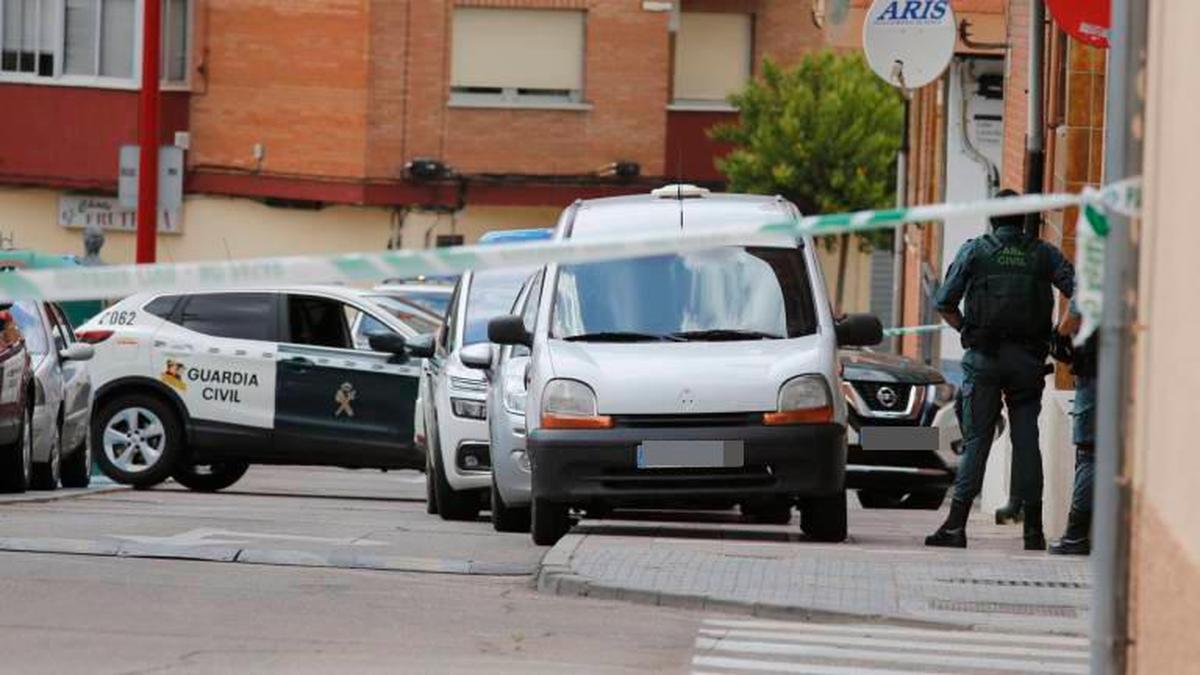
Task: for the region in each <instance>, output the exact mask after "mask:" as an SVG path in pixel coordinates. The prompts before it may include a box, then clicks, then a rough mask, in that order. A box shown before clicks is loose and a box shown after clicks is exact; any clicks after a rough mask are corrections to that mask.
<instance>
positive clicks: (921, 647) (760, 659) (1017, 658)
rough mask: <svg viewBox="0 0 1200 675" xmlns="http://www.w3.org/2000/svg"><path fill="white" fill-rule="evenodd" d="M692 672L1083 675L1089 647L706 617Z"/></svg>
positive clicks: (1072, 641) (1053, 639) (1052, 640)
mask: <svg viewBox="0 0 1200 675" xmlns="http://www.w3.org/2000/svg"><path fill="white" fill-rule="evenodd" d="M697 634H698V636H697V638H696V642H695V653H694V655H693V658H692V667H693V668H695V669H696V670H695V671H693V675H699V674H700V672H701V671H704V670H714V669H715V670H722V671H726V672H727V673H728V672H734V673H737V672H740V673H755V672H769V673H813V674H815V675H849V674H850V673H854V674H859V673H865V674H867V675H896V674H898V673H914V672H925V673H927V672H931V671H936V672H955V673H980V672H989V673H996V672H1022V673H1085V672H1087V669H1088V642H1087V640H1085V639H1082V638H1072V637H1067V636H1051V635H1025V634H1015V633H999V632H980V631H962V630H956V629H953V628H946V629H944V630H938V629H932V628H905V627H900V626H878V625H871V624H813V623H801V622H786V621H769V620H759V619H745V620H737V619H717V618H710V619H705V620H704V621H703V623H702V624H701V625H700V626H699V627H698V629H697Z"/></svg>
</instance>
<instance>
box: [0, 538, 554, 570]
mask: <svg viewBox="0 0 1200 675" xmlns="http://www.w3.org/2000/svg"><path fill="white" fill-rule="evenodd" d="M0 552H11V553H48V554H60V555H82V556H97V557H108V558H146V559H159V560H163V559H167V560H195V561H201V562H221V563H232V564H242V565H269V566H276V567H324V568H336V569H356V570H374V571H380V572H409V573H414V574H447V575H459V576H492V577H518V576H519V577H527V576H529V575H531V574H533V573H534V571H535V570H536V566H535V565H530V564H525V563H514V562H492V561H485V560H455V559H452V558H411V557H405V556H387V555H378V554H360V553H355V552H352V551H336V550H335V551H328V552H317V551H297V550H286V549H259V548H239V547H236V546H221V545H213V544H208V545H202V546H180V545H175V544H151V543H144V542H132V541H120V540H91V539H60V538H49V537H48V538H36V539H35V538H27V537H0Z"/></svg>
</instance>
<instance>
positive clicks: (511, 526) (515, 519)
mask: <svg viewBox="0 0 1200 675" xmlns="http://www.w3.org/2000/svg"><path fill="white" fill-rule="evenodd" d="M491 509H492V527H494V528H495V529H496V531H497V532H528V531H529V520H530V517H531V516H530V513H529V507H528V506H525V507H521V506H509V505H507V504H505V503H504V496H503V495H501V494H500V489H499V488H497V487H496V478H495V476H493V477H492V506H491Z"/></svg>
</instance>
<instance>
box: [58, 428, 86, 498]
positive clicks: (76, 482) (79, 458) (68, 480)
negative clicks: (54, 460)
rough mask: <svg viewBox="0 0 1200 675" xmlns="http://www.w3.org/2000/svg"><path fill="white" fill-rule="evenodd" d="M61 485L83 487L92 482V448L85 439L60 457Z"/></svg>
mask: <svg viewBox="0 0 1200 675" xmlns="http://www.w3.org/2000/svg"><path fill="white" fill-rule="evenodd" d="M61 470H62V476H61V478H62V486H63V487H65V488H85V487H87V486H89V485H91V484H92V449H91V447H90V446H89V445H88V442H87V440H84V441H82V442H80V444H79V446H78V447H76V448H75V449H74V450H72V451H71V452H69V453H67V454H66V456H65V457H63V458H62V469H61Z"/></svg>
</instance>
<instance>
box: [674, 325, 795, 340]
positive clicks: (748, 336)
mask: <svg viewBox="0 0 1200 675" xmlns="http://www.w3.org/2000/svg"><path fill="white" fill-rule="evenodd" d="M671 335H672V336H673V337H676V338H679V339H681V340H701V341H703V340H711V341H714V342H717V341H721V340H779V339H782V338H783V336H782V335H775V334H774V333H764V332H762V331H758V330H741V329H739V328H713V329H710V330H685V331H681V332H679V333H671Z"/></svg>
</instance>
